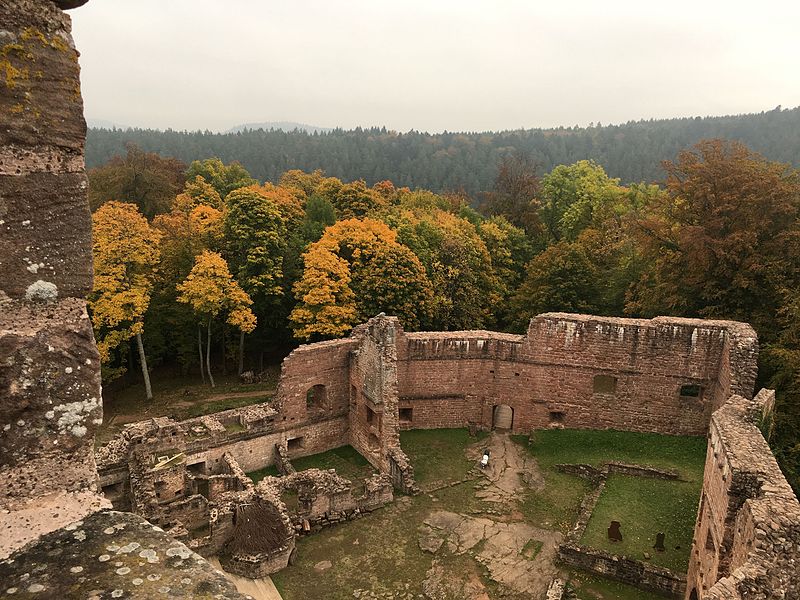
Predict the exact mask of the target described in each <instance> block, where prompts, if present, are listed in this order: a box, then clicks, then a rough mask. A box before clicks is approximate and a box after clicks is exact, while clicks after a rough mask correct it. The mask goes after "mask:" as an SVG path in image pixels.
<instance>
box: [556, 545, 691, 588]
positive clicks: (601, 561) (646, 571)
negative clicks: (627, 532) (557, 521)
mask: <svg viewBox="0 0 800 600" xmlns="http://www.w3.org/2000/svg"><path fill="white" fill-rule="evenodd" d="M558 558H559V560H560V561H561V562H562V563H564V564H565V565H569V566H570V567H575V568H577V569H582V570H584V571H590V572H592V573H597V574H598V575H602V576H604V577H610V578H612V579H616V580H617V581H621V582H622V583H626V584H628V585H632V586H634V587H637V588H639V589H641V590H647V591H650V592H655V593H657V594H663V595H665V596H669V597H671V598H682V597H683V595H684V593H685V592H686V577H685V576H682V575H677V574H676V573H673V572H672V571H670V570H669V569H664V568H661V567H657V566H655V565H651V564H648V563H646V562H643V561H641V560H634V559H631V558H626V557H624V556H622V557H620V556H616V555H614V554H610V553H608V552H603V551H602V550H594V549H593V548H587V547H585V546H579V545H577V544H574V543H572V542H567V543H565V544H561V546H559V548H558Z"/></svg>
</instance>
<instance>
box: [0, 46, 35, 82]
mask: <svg viewBox="0 0 800 600" xmlns="http://www.w3.org/2000/svg"><path fill="white" fill-rule="evenodd" d="M24 53H25V48H24V47H23V46H22V45H20V44H6V45H5V46H3V47H2V48H0V77H2V78H3V80H4V81H5V84H6V87H7V88H9V89H14V88H15V87H16V86H17V81H19V80H20V79H28V70H27V69H24V68H17V67H16V66H14V65H13V64H12V63H11V57H12V56H19V55H23V56H25V54H24Z"/></svg>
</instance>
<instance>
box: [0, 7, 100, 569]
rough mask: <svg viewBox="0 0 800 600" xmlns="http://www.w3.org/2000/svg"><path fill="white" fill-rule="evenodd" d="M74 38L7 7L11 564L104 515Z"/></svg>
mask: <svg viewBox="0 0 800 600" xmlns="http://www.w3.org/2000/svg"><path fill="white" fill-rule="evenodd" d="M70 28H71V23H70V19H69V17H68V16H67V15H66V14H64V13H63V12H62V11H61V10H59V9H58V8H57V7H56V6H55V5H54V4H53V3H52V2H45V1H33V0H30V1H29V0H4V1H3V2H2V3H0V115H2V127H0V531H2V536H0V537H1V538H2V542H0V556H1V555H3V554H4V553H5V552H6V551H8V550H10V549H11V548H12V547H16V546H19V545H20V544H21V543H23V542H25V541H27V540H29V539H32V538H33V537H35V536H36V535H38V534H40V533H43V532H46V531H48V530H51V529H54V528H57V527H59V526H60V525H63V524H65V523H67V522H69V521H70V520H71V519H76V518H78V516H80V515H82V514H85V513H86V512H88V511H91V510H96V509H97V507H98V506H99V499H98V498H97V497H95V496H94V495H93V493H92V492H93V491H94V490H95V489H96V482H97V472H96V469H95V462H94V454H93V444H92V441H93V437H94V430H95V429H96V427H97V425H98V424H99V423H100V422H101V418H102V409H101V400H100V362H99V356H98V353H97V349H96V347H95V344H94V338H93V334H92V327H91V323H90V322H89V319H88V317H87V314H86V302H85V300H84V298H85V297H86V295H87V294H88V293H89V292H90V291H91V287H92V255H91V250H92V248H91V218H90V215H89V208H88V202H87V196H86V174H85V172H84V164H83V142H84V137H85V131H86V125H85V122H84V119H83V103H82V100H81V94H80V83H79V67H78V52H77V51H76V50H75V46H74V44H73V41H72V36H71V34H70Z"/></svg>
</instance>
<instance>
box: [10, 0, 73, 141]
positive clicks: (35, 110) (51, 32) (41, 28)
mask: <svg viewBox="0 0 800 600" xmlns="http://www.w3.org/2000/svg"><path fill="white" fill-rule="evenodd" d="M70 30H71V21H70V18H69V16H67V15H66V14H64V13H63V12H62V11H60V10H58V8H56V6H55V5H54V4H53V2H50V1H49V0H4V1H3V2H2V3H0V73H1V74H2V75H1V76H0V114H2V115H3V127H2V128H0V146H9V145H17V146H37V147H41V146H52V147H56V148H60V149H63V150H65V151H71V152H73V153H76V154H78V155H82V154H83V141H84V137H85V135H86V122H85V121H84V118H83V101H82V99H81V91H80V78H79V77H80V67H79V66H78V52H77V50H76V49H75V47H74V44H73V42H72V37H71V35H70Z"/></svg>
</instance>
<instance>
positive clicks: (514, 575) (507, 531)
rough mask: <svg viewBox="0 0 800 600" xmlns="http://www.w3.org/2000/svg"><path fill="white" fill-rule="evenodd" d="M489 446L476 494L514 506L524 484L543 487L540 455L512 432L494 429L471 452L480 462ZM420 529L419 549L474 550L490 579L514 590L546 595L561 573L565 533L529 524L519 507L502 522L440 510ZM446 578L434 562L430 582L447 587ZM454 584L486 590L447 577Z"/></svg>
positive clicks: (470, 594) (477, 593) (474, 594)
mask: <svg viewBox="0 0 800 600" xmlns="http://www.w3.org/2000/svg"><path fill="white" fill-rule="evenodd" d="M485 448H488V449H489V453H490V459H489V466H488V467H487V468H486V469H483V470H482V473H483V475H484V477H485V479H484V480H483V481H482V482H481V483H479V484H478V485H477V486H476V491H475V496H476V498H479V499H480V500H482V501H484V502H494V503H503V504H504V505H505V506H509V505H510V506H511V507H513V508H515V507H516V504H517V503H518V501H519V500H520V499H521V494H522V493H523V492H524V491H525V490H526V489H532V490H534V491H538V490H541V489H543V488H544V485H545V484H544V479H543V478H542V475H541V472H540V471H539V467H538V465H537V464H536V460H535V459H534V458H533V457H531V456H530V455H529V454H528V453H527V452H525V450H524V449H523V448H521V447H520V446H519V445H518V444H516V443H514V442H513V441H512V440H511V438H510V437H509V435H508V434H502V433H497V432H493V433H492V435H491V437H490V438H489V439H487V440H485V441H483V442H481V443H479V444H473V445H472V446H470V447H469V448H468V449H467V456H468V457H469V458H470V459H471V460H475V461H476V464H477V462H478V461H479V460H480V457H481V455H482V454H483V450H484V449H485ZM515 518H516V520H515ZM419 534H420V537H419V545H420V548H422V549H423V550H426V551H428V552H432V553H433V554H436V553H437V552H438V551H439V549H440V548H442V547H444V548H445V549H446V550H447V551H449V552H450V553H452V554H456V555H459V554H464V553H470V554H471V555H472V556H473V557H474V558H475V560H476V561H478V562H479V563H480V564H482V565H483V566H484V567H486V569H487V571H488V574H489V578H490V579H492V580H493V581H495V582H497V583H499V584H501V585H502V586H503V587H504V588H506V589H507V590H508V591H509V592H511V595H521V596H523V597H526V598H534V599H538V598H544V597H545V595H546V593H547V588H548V585H549V584H550V581H551V580H552V579H553V578H554V577H556V576H557V574H558V569H557V568H556V566H555V559H556V553H557V550H558V545H559V544H560V543H561V541H562V539H563V536H562V534H561V533H560V532H557V531H550V530H547V529H540V528H538V527H534V526H532V525H530V524H528V523H526V522H525V521H524V520H522V518H521V513H520V512H519V511H517V510H513V511H512V519H511V520H504V521H496V520H492V519H490V518H487V517H477V516H472V515H463V514H457V513H454V512H449V511H446V510H436V511H432V512H431V513H430V515H428V517H427V518H426V519H425V521H424V522H423V525H422V526H421V527H420V529H419ZM443 577H445V576H444V574H443V573H442V570H441V569H440V568H439V569H437V564H436V561H434V568H433V569H431V571H430V572H429V577H428V580H426V583H427V584H428V587H433V588H436V589H442V588H443V587H448V583H447V582H444V581H443ZM454 585H455V586H456V587H459V589H458V591H459V592H461V594H462V597H463V598H465V599H468V600H472V599H479V598H485V597H486V590H483V589H474V588H475V586H474V585H471V586H464V585H463V584H462V585H461V586H458V585H457V584H456V582H449V589H451V590H454Z"/></svg>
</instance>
